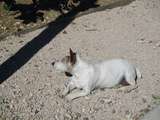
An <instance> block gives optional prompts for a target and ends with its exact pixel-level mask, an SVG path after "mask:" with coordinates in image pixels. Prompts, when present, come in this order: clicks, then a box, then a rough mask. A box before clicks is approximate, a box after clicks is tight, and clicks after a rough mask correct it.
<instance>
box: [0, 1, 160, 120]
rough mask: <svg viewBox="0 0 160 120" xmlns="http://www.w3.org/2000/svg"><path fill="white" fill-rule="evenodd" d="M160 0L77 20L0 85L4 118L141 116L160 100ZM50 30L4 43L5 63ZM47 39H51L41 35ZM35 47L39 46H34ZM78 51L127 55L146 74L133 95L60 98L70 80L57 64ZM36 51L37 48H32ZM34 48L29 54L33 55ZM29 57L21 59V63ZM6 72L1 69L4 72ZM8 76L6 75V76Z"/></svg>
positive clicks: (1, 57)
mask: <svg viewBox="0 0 160 120" xmlns="http://www.w3.org/2000/svg"><path fill="white" fill-rule="evenodd" d="M159 11H160V1H159V0H136V1H134V2H132V3H131V4H129V5H127V6H123V7H117V8H114V9H110V10H106V11H103V12H96V13H93V14H89V15H86V16H83V17H80V18H77V19H75V20H74V21H73V22H72V23H71V24H70V25H68V26H67V27H66V28H65V29H64V30H63V31H62V32H60V33H59V34H58V35H57V36H56V37H54V38H53V40H52V41H50V42H49V43H48V44H47V45H45V46H44V47H42V49H40V50H39V51H38V52H37V54H34V56H33V57H32V58H31V59H30V60H29V61H27V62H26V63H25V64H24V65H23V66H22V67H21V68H20V69H18V70H17V71H16V72H15V73H14V74H13V75H12V76H10V77H9V78H8V79H7V80H6V81H4V82H3V83H2V84H0V116H1V119H2V120H138V119H139V118H141V117H142V116H143V115H144V114H145V113H146V112H148V111H149V110H150V109H152V108H153V107H155V106H156V105H157V104H159V103H160V73H159V71H160V61H159V59H160V12H159ZM45 29H46V28H43V29H40V30H36V31H34V32H31V33H28V34H25V35H22V36H19V37H18V36H8V37H7V38H6V40H4V41H0V64H2V63H4V62H5V61H6V60H7V59H9V58H10V57H11V56H13V55H14V54H15V53H16V52H17V51H18V50H19V49H21V48H22V47H23V46H25V45H26V44H27V43H28V42H30V41H31V40H32V39H33V38H34V37H36V36H38V35H39V34H40V33H41V32H42V31H43V30H45ZM41 39H42V41H44V40H45V39H47V38H45V37H41ZM32 47H34V46H32ZM69 48H73V49H74V50H76V51H78V52H79V53H80V54H81V56H82V57H83V58H84V59H94V60H95V59H98V60H104V59H111V58H125V59H127V60H129V61H130V62H131V63H133V64H135V65H136V66H138V68H139V69H140V70H141V72H142V75H143V78H142V79H141V80H139V81H138V84H139V88H138V89H136V90H133V91H131V92H129V93H127V92H124V91H123V90H122V89H120V88H113V89H105V90H95V91H93V92H92V94H91V95H88V96H86V97H82V98H79V99H76V100H73V101H72V102H66V101H65V100H64V99H62V98H61V97H60V95H61V92H62V90H63V88H64V82H65V80H66V79H67V77H65V76H64V75H63V74H59V73H56V72H55V71H54V70H53V68H52V66H51V62H53V61H54V60H55V59H59V58H61V57H63V56H64V55H66V54H67V53H68V50H69ZM31 50H34V49H31ZM30 52H31V51H26V52H25V53H27V54H30ZM22 60H24V58H22V59H18V60H17V61H13V63H14V62H15V64H18V63H17V62H21V61H22ZM0 73H1V72H0ZM1 76H2V75H1Z"/></svg>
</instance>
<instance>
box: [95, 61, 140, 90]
mask: <svg viewBox="0 0 160 120" xmlns="http://www.w3.org/2000/svg"><path fill="white" fill-rule="evenodd" d="M95 68H96V69H97V70H96V72H95V74H97V73H98V74H99V78H98V82H97V87H102V88H103V87H113V86H115V85H117V84H119V83H120V82H121V81H122V80H123V79H125V80H126V82H128V83H129V84H131V85H135V84H136V78H137V77H140V76H141V74H140V72H139V70H138V69H137V68H135V67H134V66H133V65H132V64H130V63H129V62H128V61H126V60H123V59H113V60H109V61H104V62H101V63H98V64H95ZM98 71H99V72H98Z"/></svg>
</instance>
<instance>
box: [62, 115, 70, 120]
mask: <svg viewBox="0 0 160 120" xmlns="http://www.w3.org/2000/svg"><path fill="white" fill-rule="evenodd" d="M71 119H72V116H71V115H69V114H65V115H64V120H71Z"/></svg>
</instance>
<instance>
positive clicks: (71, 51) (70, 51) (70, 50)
mask: <svg viewBox="0 0 160 120" xmlns="http://www.w3.org/2000/svg"><path fill="white" fill-rule="evenodd" d="M69 53H70V56H71V55H72V54H74V52H73V50H72V49H71V48H69Z"/></svg>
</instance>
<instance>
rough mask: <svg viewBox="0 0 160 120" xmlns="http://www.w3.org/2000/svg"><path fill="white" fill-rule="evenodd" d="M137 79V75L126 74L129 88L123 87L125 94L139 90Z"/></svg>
mask: <svg viewBox="0 0 160 120" xmlns="http://www.w3.org/2000/svg"><path fill="white" fill-rule="evenodd" d="M136 80H137V77H136V74H130V73H128V74H126V76H125V81H126V82H127V83H128V86H124V87H122V89H124V90H123V91H124V92H125V93H129V92H131V91H133V90H135V89H137V88H138V84H137V81H136Z"/></svg>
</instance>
